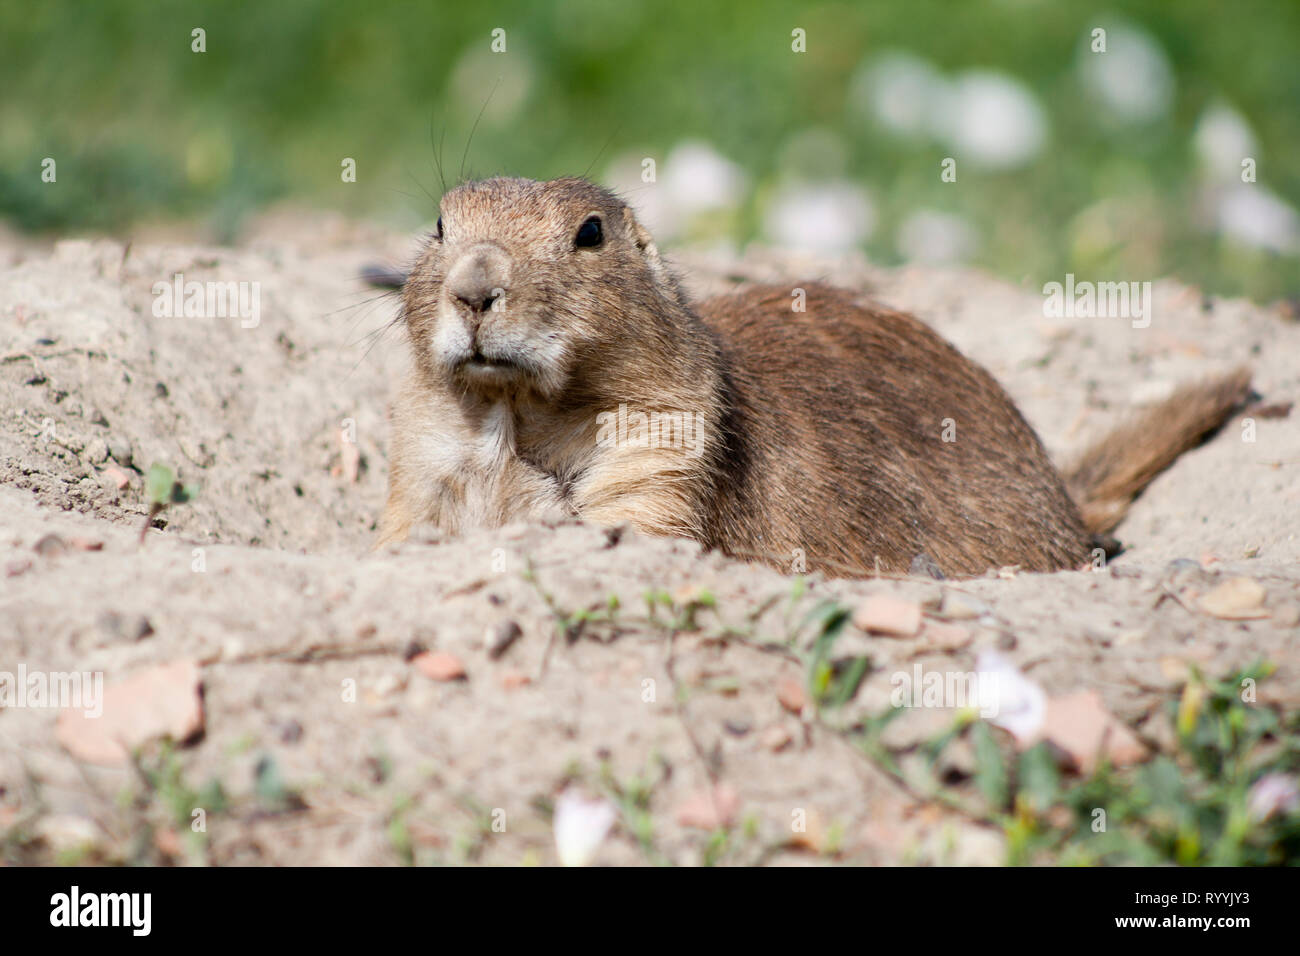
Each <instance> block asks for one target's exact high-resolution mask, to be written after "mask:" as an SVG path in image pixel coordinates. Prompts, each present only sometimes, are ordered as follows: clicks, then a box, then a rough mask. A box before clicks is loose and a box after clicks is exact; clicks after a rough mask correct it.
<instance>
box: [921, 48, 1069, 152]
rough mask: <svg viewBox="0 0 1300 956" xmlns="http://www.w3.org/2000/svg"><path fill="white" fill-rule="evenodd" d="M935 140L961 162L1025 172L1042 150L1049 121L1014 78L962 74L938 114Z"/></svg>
mask: <svg viewBox="0 0 1300 956" xmlns="http://www.w3.org/2000/svg"><path fill="white" fill-rule="evenodd" d="M934 122H935V135H936V136H937V137H938V138H939V139H940V140H942V141H943V142H944V143H945V144H947V146H948V147H949V148H950V149H952V150H953V151H954V156H955V158H956V159H957V163H958V167H959V168H960V165H961V162H962V160H963V159H965V160H969V161H971V162H973V163H975V164H976V165H979V166H985V167H988V168H993V169H1006V168H1011V167H1015V166H1023V165H1024V164H1025V163H1027V162H1029V161H1030V160H1032V159H1033V158H1034V157H1035V156H1036V155H1038V152H1039V151H1040V150H1041V149H1042V148H1043V141H1044V140H1045V139H1046V138H1047V118H1046V115H1045V114H1044V112H1043V108H1042V107H1041V106H1039V105H1038V98H1037V97H1035V96H1034V94H1033V93H1032V92H1030V90H1029V88H1028V87H1027V86H1025V85H1024V84H1023V83H1021V82H1020V81H1019V80H1016V79H1014V78H1012V77H1010V76H1007V75H1005V74H1003V73H995V72H992V71H989V70H972V71H970V72H969V73H963V74H962V75H960V76H958V77H957V79H956V80H955V81H954V82H953V84H952V87H951V89H950V91H949V92H948V93H947V95H946V96H944V98H943V100H942V102H941V103H940V105H939V107H938V109H937V110H936V113H935V119H934Z"/></svg>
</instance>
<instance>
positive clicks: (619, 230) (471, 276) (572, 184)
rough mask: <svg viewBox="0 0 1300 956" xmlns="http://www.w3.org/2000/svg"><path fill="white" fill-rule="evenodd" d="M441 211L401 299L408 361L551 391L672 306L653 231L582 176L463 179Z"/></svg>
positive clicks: (457, 377) (499, 384) (453, 375)
mask: <svg viewBox="0 0 1300 956" xmlns="http://www.w3.org/2000/svg"><path fill="white" fill-rule="evenodd" d="M440 212H441V216H440V218H439V219H438V225H437V227H436V228H435V230H434V232H433V234H432V235H431V236H430V238H429V242H428V245H427V247H426V248H425V250H424V251H423V253H422V254H421V256H420V258H419V260H418V261H417V262H416V264H415V267H414V269H412V271H411V274H410V277H409V278H408V279H407V282H406V286H405V289H404V291H403V304H404V311H405V318H406V322H407V326H408V328H409V330H410V334H411V343H412V346H413V348H414V350H415V361H416V362H418V363H420V364H421V366H422V367H423V368H424V369H425V370H426V371H429V372H432V373H434V374H435V375H438V376H440V377H443V378H444V379H445V380H447V381H449V382H451V383H453V384H454V385H456V386H457V387H458V388H459V389H463V390H466V391H470V392H476V393H487V394H492V393H511V392H520V391H525V390H528V391H533V392H536V393H538V394H540V395H541V396H543V397H545V398H553V397H555V396H557V395H558V394H559V393H560V392H561V391H562V390H563V388H564V385H565V383H566V382H567V381H568V380H569V378H570V376H571V374H572V372H573V370H574V368H575V365H576V363H578V362H580V361H581V360H582V359H583V358H584V357H585V356H588V355H590V354H592V349H593V348H600V347H606V348H609V347H614V348H617V347H618V345H619V343H620V342H626V341H627V339H628V336H636V337H638V338H641V337H644V336H645V335H646V334H647V332H650V334H653V330H647V329H646V328H645V325H646V321H645V314H646V312H647V310H649V311H651V312H653V313H656V314H662V313H664V311H665V310H666V309H667V308H668V307H669V303H670V302H671V303H674V304H676V303H677V302H679V301H680V294H679V293H678V291H677V287H676V285H675V283H674V282H673V280H672V279H671V278H670V277H669V276H668V274H667V272H666V270H665V269H664V267H663V265H662V264H661V262H660V260H659V255H658V252H657V251H656V250H655V246H654V242H653V241H652V239H651V237H650V234H649V233H648V232H647V231H646V230H645V229H644V228H643V227H642V226H641V224H640V223H638V222H637V221H636V218H635V216H634V215H633V214H632V211H631V210H630V209H629V208H628V207H627V205H626V204H625V203H624V202H623V201H622V200H620V199H619V198H618V197H616V196H614V195H613V194H612V193H609V192H607V191H606V190H604V189H601V188H600V187H598V186H595V185H593V184H591V183H589V182H587V181H586V180H583V179H557V180H552V181H550V182H542V183H539V182H533V181H532V180H527V179H486V180H482V181H480V182H472V183H466V184H464V185H462V186H458V187H457V188H455V189H453V190H451V191H450V192H448V193H446V194H445V195H444V196H443V197H442V203H441V208H440Z"/></svg>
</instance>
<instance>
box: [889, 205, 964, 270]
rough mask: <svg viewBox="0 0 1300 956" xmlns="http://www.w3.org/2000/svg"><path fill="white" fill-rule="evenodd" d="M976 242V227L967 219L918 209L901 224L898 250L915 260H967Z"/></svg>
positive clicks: (904, 256)
mask: <svg viewBox="0 0 1300 956" xmlns="http://www.w3.org/2000/svg"><path fill="white" fill-rule="evenodd" d="M975 242H976V240H975V230H973V229H972V228H971V227H970V225H969V224H968V223H967V222H966V220H965V219H963V218H961V217H960V216H954V215H952V214H950V213H945V212H936V211H935V210H932V209H918V210H917V211H916V212H913V213H911V214H909V215H908V217H907V218H906V219H905V220H903V223H902V225H901V226H899V227H898V251H899V253H901V254H902V256H903V258H905V259H908V260H910V261H912V262H926V263H930V264H934V265H939V264H944V263H952V262H963V261H965V260H966V259H968V258H969V257H970V255H971V253H972V252H974V250H975Z"/></svg>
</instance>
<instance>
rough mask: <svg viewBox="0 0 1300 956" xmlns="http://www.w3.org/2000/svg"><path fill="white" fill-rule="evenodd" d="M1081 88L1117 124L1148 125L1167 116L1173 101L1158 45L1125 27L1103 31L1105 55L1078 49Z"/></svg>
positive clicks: (1171, 74) (1143, 33)
mask: <svg viewBox="0 0 1300 956" xmlns="http://www.w3.org/2000/svg"><path fill="white" fill-rule="evenodd" d="M1078 56H1079V59H1078V65H1079V74H1080V77H1081V78H1082V80H1083V84H1084V86H1085V87H1087V89H1088V91H1089V92H1090V93H1092V95H1093V97H1094V98H1095V99H1096V100H1098V101H1099V102H1100V103H1101V105H1102V107H1103V108H1104V109H1105V110H1106V111H1107V113H1108V114H1109V116H1110V117H1112V118H1114V119H1116V120H1119V121H1120V122H1121V123H1148V122H1150V121H1152V120H1155V119H1159V118H1160V117H1161V116H1163V115H1164V114H1165V113H1167V112H1169V107H1170V104H1171V103H1172V102H1173V99H1174V71H1173V70H1172V69H1171V68H1170V66H1169V58H1168V57H1166V56H1165V51H1164V50H1162V49H1161V48H1160V44H1159V43H1157V42H1156V40H1155V38H1154V37H1152V36H1151V35H1150V34H1148V33H1147V32H1146V31H1144V30H1140V29H1138V28H1137V27H1134V26H1129V25H1121V26H1115V27H1110V28H1109V29H1107V30H1106V52H1105V53H1094V52H1092V49H1091V46H1090V44H1087V43H1085V44H1084V45H1083V46H1081V47H1080V49H1079V54H1078Z"/></svg>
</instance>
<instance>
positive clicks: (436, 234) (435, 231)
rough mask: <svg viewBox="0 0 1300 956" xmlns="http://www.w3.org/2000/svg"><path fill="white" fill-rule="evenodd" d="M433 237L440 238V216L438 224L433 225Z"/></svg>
mask: <svg viewBox="0 0 1300 956" xmlns="http://www.w3.org/2000/svg"><path fill="white" fill-rule="evenodd" d="M433 237H434V238H435V239H441V238H442V217H441V216H439V217H438V225H436V226H434V228H433Z"/></svg>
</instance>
